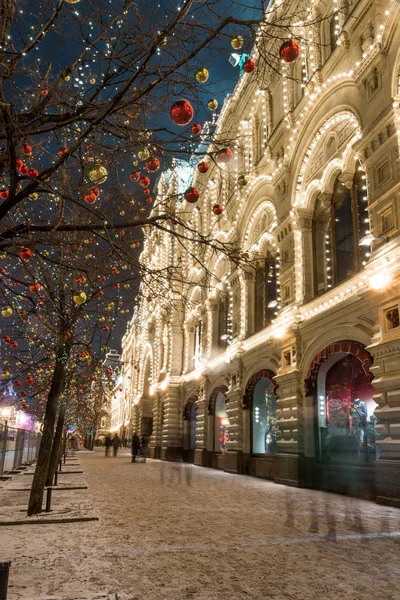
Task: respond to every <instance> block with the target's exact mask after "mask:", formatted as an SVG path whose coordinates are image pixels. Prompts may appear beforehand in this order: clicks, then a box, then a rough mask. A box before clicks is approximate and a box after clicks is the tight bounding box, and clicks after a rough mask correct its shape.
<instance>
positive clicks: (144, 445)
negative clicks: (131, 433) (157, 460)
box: [141, 435, 149, 462]
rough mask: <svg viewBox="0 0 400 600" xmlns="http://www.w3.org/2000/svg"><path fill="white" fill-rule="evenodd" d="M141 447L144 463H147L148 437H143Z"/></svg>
mask: <svg viewBox="0 0 400 600" xmlns="http://www.w3.org/2000/svg"><path fill="white" fill-rule="evenodd" d="M141 447H142V456H143V462H146V458H147V453H148V451H149V438H148V437H147V435H143V436H142V443H141Z"/></svg>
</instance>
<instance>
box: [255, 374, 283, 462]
mask: <svg viewBox="0 0 400 600" xmlns="http://www.w3.org/2000/svg"><path fill="white" fill-rule="evenodd" d="M251 420H252V453H253V454H270V453H273V452H277V451H278V421H277V415H276V396H275V391H274V384H273V383H272V381H271V380H270V379H267V378H266V377H262V378H261V379H259V380H258V381H257V383H256V384H255V386H254V389H253V398H252V416H251Z"/></svg>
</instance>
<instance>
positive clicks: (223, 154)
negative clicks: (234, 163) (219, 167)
mask: <svg viewBox="0 0 400 600" xmlns="http://www.w3.org/2000/svg"><path fill="white" fill-rule="evenodd" d="M232 158H233V152H232V150H231V149H230V148H223V149H222V150H220V151H219V152H218V154H217V160H218V162H219V163H222V164H224V165H226V164H228V163H230V162H231V160H232Z"/></svg>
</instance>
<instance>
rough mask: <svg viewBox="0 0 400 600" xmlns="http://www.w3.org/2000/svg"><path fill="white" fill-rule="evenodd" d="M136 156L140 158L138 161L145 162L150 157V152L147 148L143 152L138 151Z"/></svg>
mask: <svg viewBox="0 0 400 600" xmlns="http://www.w3.org/2000/svg"><path fill="white" fill-rule="evenodd" d="M137 155H138V157H139V158H140V160H147V159H148V158H149V156H150V152H149V150H147V148H144V149H143V150H139V152H138V153H137Z"/></svg>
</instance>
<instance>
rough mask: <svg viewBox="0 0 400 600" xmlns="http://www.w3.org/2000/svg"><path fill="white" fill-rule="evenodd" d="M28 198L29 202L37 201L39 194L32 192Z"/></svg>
mask: <svg viewBox="0 0 400 600" xmlns="http://www.w3.org/2000/svg"><path fill="white" fill-rule="evenodd" d="M29 198H30V199H31V200H37V199H38V198H39V194H38V193H37V192H32V194H29Z"/></svg>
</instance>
